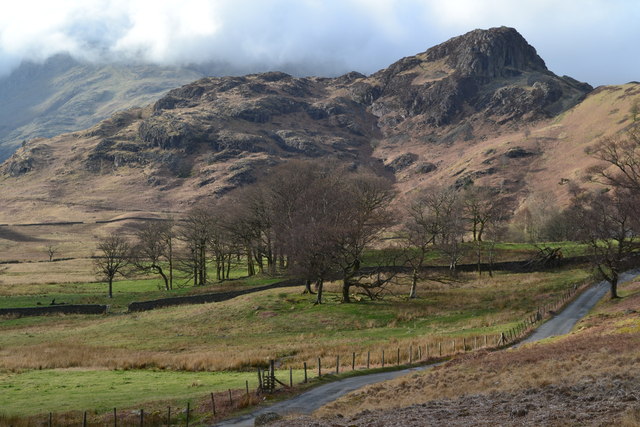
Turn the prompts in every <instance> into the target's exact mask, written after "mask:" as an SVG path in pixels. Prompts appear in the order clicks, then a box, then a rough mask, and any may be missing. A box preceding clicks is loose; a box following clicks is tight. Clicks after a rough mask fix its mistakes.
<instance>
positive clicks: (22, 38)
mask: <svg viewBox="0 0 640 427" xmlns="http://www.w3.org/2000/svg"><path fill="white" fill-rule="evenodd" d="M637 22H640V2H637V1H635V0H611V1H607V0H563V1H557V0H521V1H513V0H446V1H445V0H40V1H38V0H20V1H17V2H16V1H12V2H9V1H7V2H3V9H2V13H1V14H0V74H2V73H6V72H7V71H8V70H10V69H11V68H13V67H15V66H16V65H17V64H18V63H19V62H20V61H21V60H23V59H32V60H43V59H45V58H47V57H48V56H50V55H52V54H55V53H58V52H70V53H71V54H73V55H74V56H76V57H80V58H85V59H92V60H98V59H103V60H108V59H113V58H121V59H122V58H124V59H127V60H137V61H150V62H156V63H161V64H171V63H176V64H185V63H198V62H206V61H212V60H215V61H220V62H223V63H227V64H230V65H231V66H233V67H235V68H237V69H247V70H257V69H264V70H266V69H274V68H280V67H283V66H288V67H289V68H292V67H293V68H295V67H298V68H299V69H302V70H317V73H319V74H327V73H339V72H343V71H348V70H351V69H355V70H358V71H362V72H373V71H375V70H377V69H379V68H382V67H384V66H387V65H388V64H389V63H391V62H393V61H395V60H397V59H399V58H400V57H402V56H406V55H411V54H414V53H417V52H420V51H424V50H425V49H427V48H428V47H430V46H433V45H435V44H437V43H440V42H442V41H444V40H446V39H447V38H449V37H452V36H455V35H459V34H462V33H464V32H466V31H470V30H472V29H475V28H488V27H492V26H499V25H507V26H511V27H515V28H517V29H518V30H519V31H520V32H521V33H522V34H523V35H524V36H525V38H527V40H528V41H529V42H530V43H531V44H532V45H533V46H534V47H536V49H538V52H539V53H540V54H541V56H542V57H543V59H545V61H546V62H547V65H548V66H549V67H550V68H551V69H552V70H553V71H556V72H558V73H560V74H569V75H573V76H575V77H577V78H581V79H587V80H589V81H591V82H595V83H604V82H607V81H610V82H612V83H619V82H621V81H624V80H625V79H626V80H631V79H632V76H633V75H635V78H636V79H640V76H638V74H640V70H639V69H640V60H638V59H636V58H637V55H636V53H635V52H636V46H635V44H636V43H637V40H638V36H639V34H640V29H639V28H640V27H639V26H638V25H637ZM616 64H617V66H616Z"/></svg>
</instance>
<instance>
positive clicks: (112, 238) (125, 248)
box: [94, 234, 131, 298]
mask: <svg viewBox="0 0 640 427" xmlns="http://www.w3.org/2000/svg"><path fill="white" fill-rule="evenodd" d="M94 265H95V268H96V271H97V273H98V274H99V275H100V276H101V277H102V278H103V280H105V281H106V282H107V283H108V284H109V298H113V280H114V278H115V277H116V276H117V275H120V276H123V277H126V275H127V274H128V273H129V268H130V266H131V244H130V243H129V242H128V241H127V240H126V239H125V238H124V237H122V236H120V235H119V234H111V235H109V236H107V237H105V238H102V239H100V240H99V241H98V254H97V255H96V256H95V258H94Z"/></svg>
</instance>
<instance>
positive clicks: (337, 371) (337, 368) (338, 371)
mask: <svg viewBox="0 0 640 427" xmlns="http://www.w3.org/2000/svg"><path fill="white" fill-rule="evenodd" d="M339 373H340V356H339V355H338V356H336V375H338V374H339Z"/></svg>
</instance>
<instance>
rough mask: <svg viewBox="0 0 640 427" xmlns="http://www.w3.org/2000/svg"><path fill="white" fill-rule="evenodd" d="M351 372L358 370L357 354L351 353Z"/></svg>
mask: <svg viewBox="0 0 640 427" xmlns="http://www.w3.org/2000/svg"><path fill="white" fill-rule="evenodd" d="M351 370H352V371H355V370H356V352H355V351H354V352H353V353H351Z"/></svg>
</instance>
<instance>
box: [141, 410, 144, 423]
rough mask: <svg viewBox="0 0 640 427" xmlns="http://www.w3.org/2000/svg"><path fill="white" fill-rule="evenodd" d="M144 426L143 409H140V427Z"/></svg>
mask: <svg viewBox="0 0 640 427" xmlns="http://www.w3.org/2000/svg"><path fill="white" fill-rule="evenodd" d="M143 425H144V409H140V427H142V426H143Z"/></svg>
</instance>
